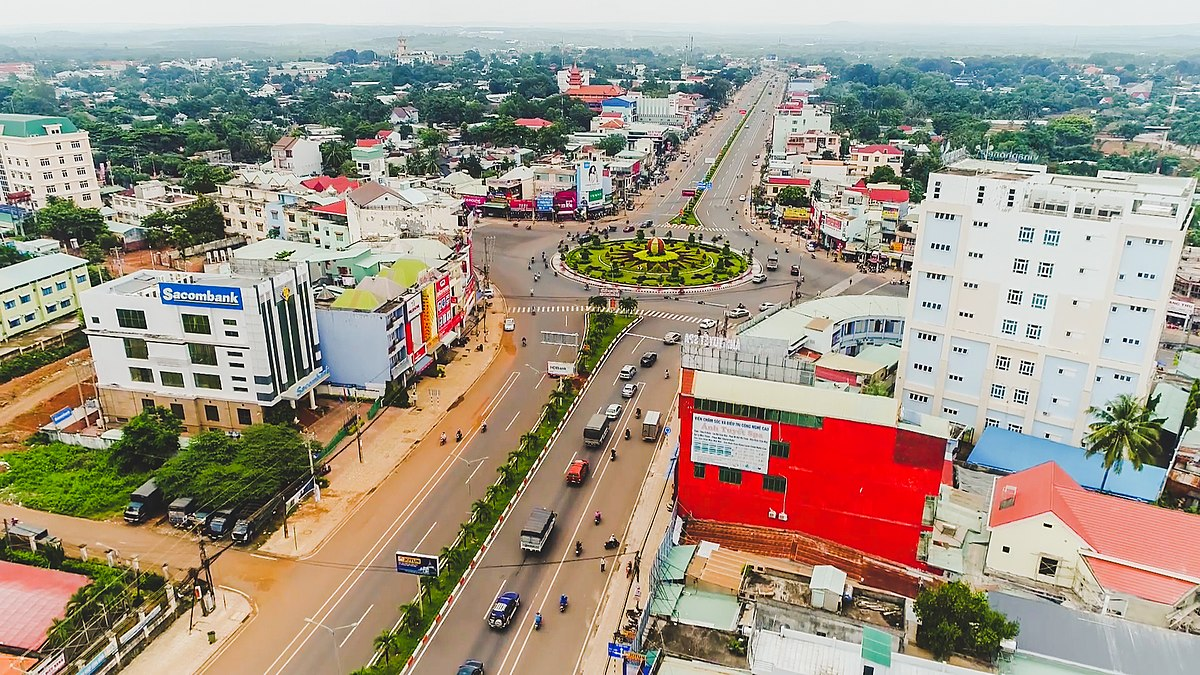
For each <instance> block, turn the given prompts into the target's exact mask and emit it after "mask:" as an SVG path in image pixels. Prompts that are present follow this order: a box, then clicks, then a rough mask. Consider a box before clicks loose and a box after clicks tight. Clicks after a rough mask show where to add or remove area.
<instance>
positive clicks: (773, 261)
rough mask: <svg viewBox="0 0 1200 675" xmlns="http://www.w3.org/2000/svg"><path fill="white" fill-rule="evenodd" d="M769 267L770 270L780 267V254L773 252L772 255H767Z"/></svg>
mask: <svg viewBox="0 0 1200 675" xmlns="http://www.w3.org/2000/svg"><path fill="white" fill-rule="evenodd" d="M767 269H768V270H777V269H779V256H778V255H776V254H774V253H772V254H771V255H769V256H767Z"/></svg>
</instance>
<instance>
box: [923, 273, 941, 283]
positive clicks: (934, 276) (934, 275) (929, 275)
mask: <svg viewBox="0 0 1200 675" xmlns="http://www.w3.org/2000/svg"><path fill="white" fill-rule="evenodd" d="M925 278H926V279H932V280H933V281H945V280H946V275H945V274H937V273H936V272H926V273H925Z"/></svg>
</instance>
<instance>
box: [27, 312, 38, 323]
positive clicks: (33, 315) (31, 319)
mask: <svg viewBox="0 0 1200 675" xmlns="http://www.w3.org/2000/svg"><path fill="white" fill-rule="evenodd" d="M35 319H37V314H26V315H25V323H29V322H30V321H33V320H35Z"/></svg>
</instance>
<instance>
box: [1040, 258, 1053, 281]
mask: <svg viewBox="0 0 1200 675" xmlns="http://www.w3.org/2000/svg"><path fill="white" fill-rule="evenodd" d="M1037 275H1038V276H1039V277H1042V278H1043V279H1049V278H1050V277H1052V276H1054V263H1049V262H1040V263H1038V269H1037Z"/></svg>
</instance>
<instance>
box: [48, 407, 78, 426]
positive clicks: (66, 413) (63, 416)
mask: <svg viewBox="0 0 1200 675" xmlns="http://www.w3.org/2000/svg"><path fill="white" fill-rule="evenodd" d="M73 410H74V409H73V408H71V406H67V407H65V408H63V409H62V410H59V411H58V412H56V413H54V414H53V415H51V416H50V421H51V422H52V423H54V424H62V423H63V422H66V421H67V420H69V419H71V412H72V411H73Z"/></svg>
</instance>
